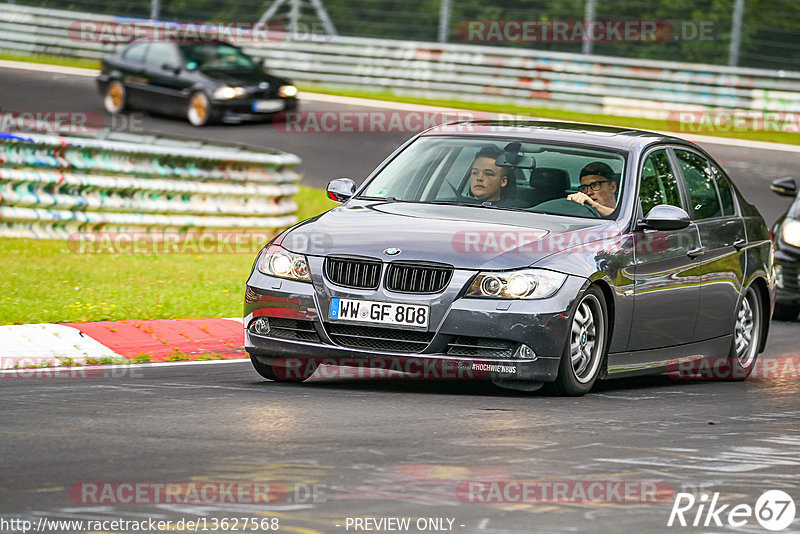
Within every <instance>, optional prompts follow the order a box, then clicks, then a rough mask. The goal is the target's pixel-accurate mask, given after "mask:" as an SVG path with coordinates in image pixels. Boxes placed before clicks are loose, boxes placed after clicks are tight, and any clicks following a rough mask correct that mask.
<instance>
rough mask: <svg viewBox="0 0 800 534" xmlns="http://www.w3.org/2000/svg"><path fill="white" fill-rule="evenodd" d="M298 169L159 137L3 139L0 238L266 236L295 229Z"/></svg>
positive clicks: (241, 151)
mask: <svg viewBox="0 0 800 534" xmlns="http://www.w3.org/2000/svg"><path fill="white" fill-rule="evenodd" d="M298 163H300V160H299V158H298V157H297V156H294V155H292V154H287V153H282V152H277V151H270V150H265V149H256V148H249V147H244V146H241V145H234V144H222V143H207V142H203V141H193V140H184V139H179V138H169V137H164V136H156V135H146V134H130V133H123V132H108V131H105V132H101V133H99V134H96V135H85V136H84V135H68V136H60V135H54V134H31V133H0V235H2V236H7V237H35V238H61V239H64V238H68V237H70V235H71V234H74V233H77V232H149V233H160V232H173V233H188V232H206V231H215V232H216V231H236V232H246V231H260V232H265V231H269V230H272V229H276V228H281V227H285V226H288V225H291V224H294V223H295V222H296V221H297V217H296V215H295V212H296V210H297V205H296V204H295V202H294V200H292V198H291V195H293V194H295V193H296V192H297V191H298V187H297V181H298V180H299V176H298V174H297V172H296V170H295V168H296V166H297V164H298Z"/></svg>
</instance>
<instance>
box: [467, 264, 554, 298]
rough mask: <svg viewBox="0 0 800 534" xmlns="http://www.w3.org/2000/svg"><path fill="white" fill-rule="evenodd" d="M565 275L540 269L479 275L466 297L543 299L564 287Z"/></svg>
mask: <svg viewBox="0 0 800 534" xmlns="http://www.w3.org/2000/svg"><path fill="white" fill-rule="evenodd" d="M566 279H567V275H565V274H562V273H556V272H553V271H545V270H542V269H523V270H520V271H509V272H502V273H480V274H479V275H478V276H476V277H475V280H474V281H473V282H472V285H471V286H470V288H469V291H467V296H468V297H484V298H498V299H544V298H547V297H550V296H552V295H553V294H555V292H556V291H558V290H559V289H561V286H562V285H564V280H566Z"/></svg>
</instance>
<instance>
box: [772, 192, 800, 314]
mask: <svg viewBox="0 0 800 534" xmlns="http://www.w3.org/2000/svg"><path fill="white" fill-rule="evenodd" d="M770 189H772V190H773V191H774V192H775V193H777V194H779V195H782V196H794V197H795V199H794V202H793V203H792V205H791V206H789V209H788V210H786V213H784V214H783V215H782V216H781V217H780V218H779V219H778V220H777V221H776V222H775V224H774V225H773V227H772V235H773V236H774V238H775V270H776V271H777V272H776V274H777V276H776V278H777V281H776V283H777V288H776V292H775V313H774V314H773V317H774V318H775V319H778V320H780V321H794V320H795V319H797V315H798V314H800V194H799V193H798V191H797V183H796V182H795V181H794V178H781V179H779V180H775V181H774V182H772V185H771V186H770ZM795 195H797V196H795Z"/></svg>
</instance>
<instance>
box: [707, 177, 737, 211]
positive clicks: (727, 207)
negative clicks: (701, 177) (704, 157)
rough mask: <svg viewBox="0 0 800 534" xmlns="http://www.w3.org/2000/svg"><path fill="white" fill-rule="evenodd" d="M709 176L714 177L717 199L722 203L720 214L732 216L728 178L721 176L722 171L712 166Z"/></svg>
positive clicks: (731, 200)
mask: <svg viewBox="0 0 800 534" xmlns="http://www.w3.org/2000/svg"><path fill="white" fill-rule="evenodd" d="M711 174H713V175H714V180H715V181H716V182H717V190H718V191H719V199H720V200H721V201H722V214H723V215H726V216H727V215H733V213H734V211H733V192H732V191H731V189H732V188H731V184H730V182H729V181H728V177H727V176H725V175H724V174H722V171H721V170H719V169H717V167H716V166H715V165H714V164H711Z"/></svg>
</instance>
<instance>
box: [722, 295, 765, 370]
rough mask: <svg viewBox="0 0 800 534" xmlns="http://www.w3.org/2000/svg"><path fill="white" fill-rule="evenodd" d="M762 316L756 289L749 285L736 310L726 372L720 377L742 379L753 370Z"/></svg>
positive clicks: (759, 338) (761, 326)
mask: <svg viewBox="0 0 800 534" xmlns="http://www.w3.org/2000/svg"><path fill="white" fill-rule="evenodd" d="M762 318H763V313H762V308H761V301H760V299H759V298H758V294H757V293H756V290H755V289H754V288H753V286H750V287H748V288H747V291H746V292H745V294H744V296H743V297H742V300H741V301H740V302H739V307H738V308H737V310H736V325H735V326H734V330H733V342H732V344H731V351H730V354H729V355H728V372H726V373H722V374H721V375H720V378H721V379H723V380H744V379H745V378H747V377H748V376H750V373H752V372H753V368H754V367H755V364H756V358H757V357H758V345H759V341H760V340H761V329H762V328H763V324H762V323H763V321H762Z"/></svg>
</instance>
